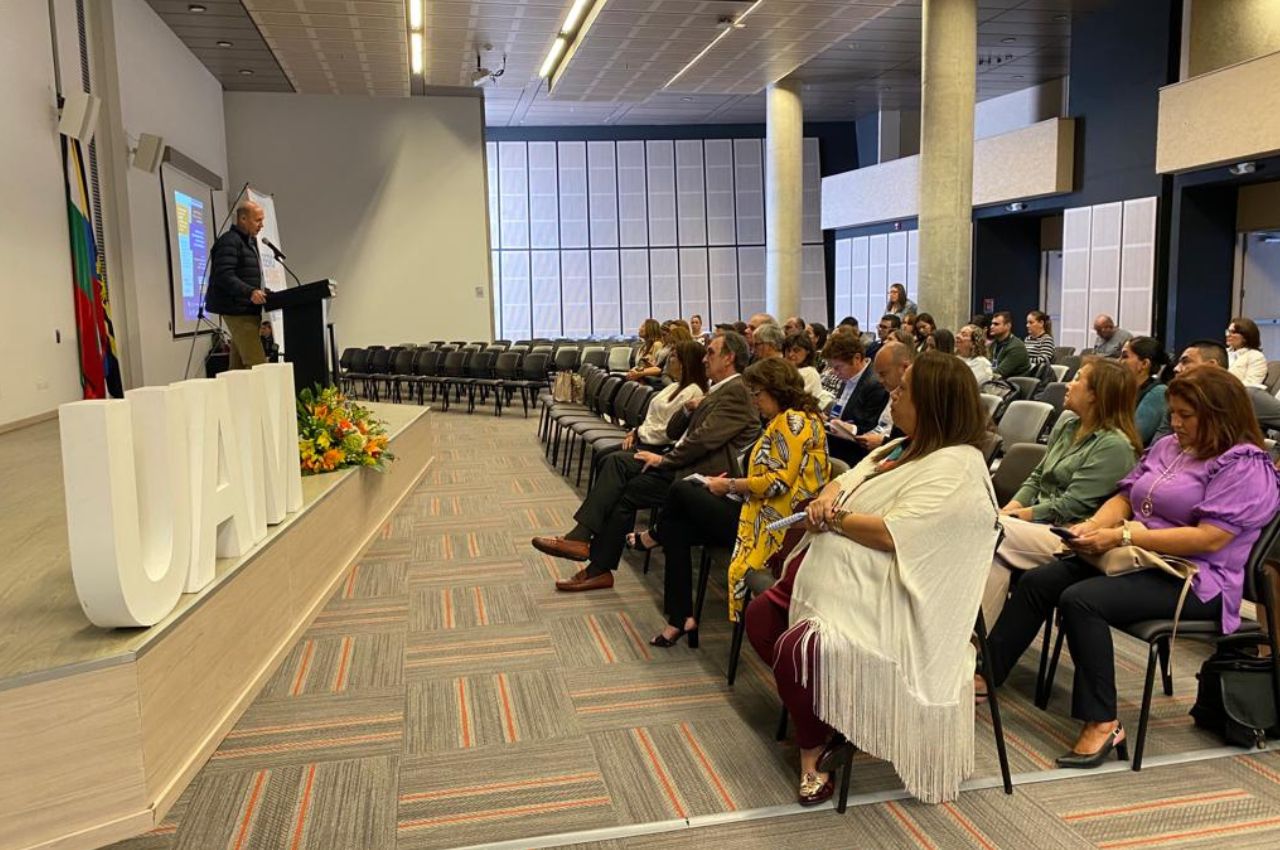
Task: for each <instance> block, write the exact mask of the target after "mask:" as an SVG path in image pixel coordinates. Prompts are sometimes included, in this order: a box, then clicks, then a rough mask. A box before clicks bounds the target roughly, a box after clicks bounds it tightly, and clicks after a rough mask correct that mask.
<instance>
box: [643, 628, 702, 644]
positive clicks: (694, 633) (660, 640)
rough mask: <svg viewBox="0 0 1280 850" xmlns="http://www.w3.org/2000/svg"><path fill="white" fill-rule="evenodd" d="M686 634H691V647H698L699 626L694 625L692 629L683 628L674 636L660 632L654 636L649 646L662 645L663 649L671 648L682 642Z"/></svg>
mask: <svg viewBox="0 0 1280 850" xmlns="http://www.w3.org/2000/svg"><path fill="white" fill-rule="evenodd" d="M685 635H688V636H689V648H690V649H697V648H698V627H697V626H694V627H693V628H692V629H681V630H680V631H678V632H676V636H675V637H673V638H669V637H667V636H666V635H664V634H662V633H661V632H659V633H658V634H656V635H654V636H653V639H652V640H650V641H649V646H660V647H662V648H663V649H669V648H671V647H673V646H675V645H676V644H678V643H679V642H680V638H682V637H684V636H685Z"/></svg>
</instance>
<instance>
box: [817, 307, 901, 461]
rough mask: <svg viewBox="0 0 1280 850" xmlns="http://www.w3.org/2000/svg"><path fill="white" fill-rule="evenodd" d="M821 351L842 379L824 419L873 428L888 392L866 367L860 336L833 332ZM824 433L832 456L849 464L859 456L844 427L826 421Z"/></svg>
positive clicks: (858, 428)
mask: <svg viewBox="0 0 1280 850" xmlns="http://www.w3.org/2000/svg"><path fill="white" fill-rule="evenodd" d="M822 353H823V356H825V357H826V358H827V363H829V364H830V365H831V368H832V369H833V370H835V373H836V374H837V375H839V376H840V379H841V380H842V381H844V386H843V387H842V388H841V390H840V392H839V394H838V395H837V396H836V400H835V402H833V403H832V405H831V409H830V410H829V411H828V418H829V419H837V420H840V421H842V422H847V423H849V424H850V425H852V426H853V429H854V431H855V433H858V434H861V433H864V432H866V431H870V430H871V429H873V428H875V427H876V423H877V422H878V421H879V419H880V411H882V410H884V406H885V402H887V401H888V400H889V392H888V390H886V389H885V388H884V386H883V385H881V383H880V379H879V378H877V377H876V374H875V370H874V369H872V368H870V365H871V361H870V360H869V359H868V358H867V356H866V354H865V351H864V349H863V347H862V339H861V338H860V337H858V336H856V335H854V334H853V333H842V334H833V335H832V336H831V339H829V340H827V347H826V349H825V350H824V351H823V352H822ZM827 433H828V434H829V435H830V436H831V440H830V443H829V445H828V447H827V450H828V451H829V452H830V453H831V455H832V456H833V457H838V458H840V459H841V460H843V461H844V462H845V463H849V464H852V463H856V462H857V461H858V460H859V459H861V457H862V455H863V454H864V452H863V451H862V449H861V447H859V446H858V444H857V443H856V442H854V440H853V438H852V435H851V434H850V433H849V431H848V430H847V429H845V428H844V427H842V426H840V425H833V424H831V423H830V422H828V424H827Z"/></svg>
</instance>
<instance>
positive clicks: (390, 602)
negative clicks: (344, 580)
mask: <svg viewBox="0 0 1280 850" xmlns="http://www.w3.org/2000/svg"><path fill="white" fill-rule="evenodd" d="M341 593H342V591H339V593H338V594H337V595H335V596H334V598H333V599H331V600H330V601H329V604H328V605H326V606H325V607H324V609H323V610H322V611H321V612H320V613H319V615H317V616H316V619H315V621H314V622H313V623H312V624H311V629H310V630H309V631H308V633H307V634H308V636H314V635H318V634H325V633H333V632H340V633H343V634H348V633H354V632H395V631H404V630H405V629H407V628H408V627H409V602H408V599H407V598H405V597H404V596H400V597H378V598H374V599H342V598H341Z"/></svg>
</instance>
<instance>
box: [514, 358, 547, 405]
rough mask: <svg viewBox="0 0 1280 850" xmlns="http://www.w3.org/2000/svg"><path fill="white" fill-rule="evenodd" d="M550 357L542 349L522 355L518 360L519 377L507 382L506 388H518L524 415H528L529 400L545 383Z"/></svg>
mask: <svg viewBox="0 0 1280 850" xmlns="http://www.w3.org/2000/svg"><path fill="white" fill-rule="evenodd" d="M550 359H551V358H550V356H549V355H548V354H547V353H546V352H543V351H534V352H530V353H528V354H526V355H524V357H523V359H521V361H520V377H519V378H518V379H516V380H513V381H508V382H507V388H508V389H515V390H519V392H520V406H521V407H522V408H524V415H525V416H526V417H527V416H528V415H529V401H530V400H531V399H532V398H534V397H535V396H536V395H537V394H538V391H539V390H541V389H542V388H543V387H545V386H546V385H547V363H548V361H549V360H550Z"/></svg>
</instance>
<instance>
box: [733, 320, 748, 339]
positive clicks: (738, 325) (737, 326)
mask: <svg viewBox="0 0 1280 850" xmlns="http://www.w3.org/2000/svg"><path fill="white" fill-rule="evenodd" d="M733 329H734V330H735V331H737V332H738V334H740V335H741V336H742V337H743V338H744V339H745V338H746V336H747V330H748V328H747V323H746V322H744V321H741V320H739V321H736V322H734V323H733Z"/></svg>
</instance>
